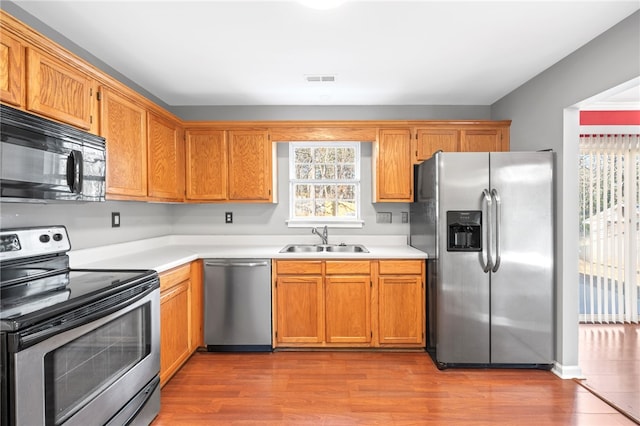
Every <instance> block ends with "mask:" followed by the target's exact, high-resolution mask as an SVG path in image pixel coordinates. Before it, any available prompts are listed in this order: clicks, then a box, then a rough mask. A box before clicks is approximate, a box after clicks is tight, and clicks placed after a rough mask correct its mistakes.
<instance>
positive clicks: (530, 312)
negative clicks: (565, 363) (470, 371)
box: [490, 152, 554, 364]
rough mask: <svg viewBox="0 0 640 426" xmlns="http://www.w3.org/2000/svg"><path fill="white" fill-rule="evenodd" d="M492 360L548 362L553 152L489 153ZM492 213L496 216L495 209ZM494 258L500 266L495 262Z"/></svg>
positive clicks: (551, 286) (551, 264)
mask: <svg viewBox="0 0 640 426" xmlns="http://www.w3.org/2000/svg"><path fill="white" fill-rule="evenodd" d="M490 167H491V175H490V180H491V187H492V193H493V194H494V200H493V201H494V205H497V209H499V213H500V214H497V215H496V214H494V216H493V217H494V220H496V219H497V218H498V219H499V223H496V224H495V225H494V226H493V229H494V235H497V236H499V241H497V244H495V245H494V246H493V247H492V250H493V251H494V258H495V259H496V264H497V268H495V269H497V270H496V271H495V272H493V273H492V276H491V325H492V326H491V362H492V363H495V364H550V363H551V362H552V360H553V282H554V281H553V280H554V277H553V259H554V253H553V252H554V242H553V227H554V221H553V187H552V176H553V154H552V153H550V152H539V153H538V152H536V153H524V152H523V153H518V152H510V153H491V154H490ZM494 212H496V213H497V211H496V210H494ZM498 258H499V262H498Z"/></svg>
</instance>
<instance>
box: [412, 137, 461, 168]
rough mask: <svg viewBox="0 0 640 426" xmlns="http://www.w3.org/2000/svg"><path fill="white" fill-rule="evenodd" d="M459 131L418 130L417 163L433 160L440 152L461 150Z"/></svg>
mask: <svg viewBox="0 0 640 426" xmlns="http://www.w3.org/2000/svg"><path fill="white" fill-rule="evenodd" d="M458 140H459V131H458V130H456V129H417V130H416V149H415V156H416V158H415V162H416V163H419V162H421V161H424V160H427V159H429V158H431V156H432V155H433V154H434V153H435V152H436V151H439V150H442V151H444V152H456V151H458V150H459V149H460V148H459V143H458Z"/></svg>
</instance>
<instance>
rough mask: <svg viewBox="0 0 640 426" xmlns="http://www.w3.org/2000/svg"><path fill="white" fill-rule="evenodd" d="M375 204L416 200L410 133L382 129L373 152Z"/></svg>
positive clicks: (405, 130) (402, 130) (407, 130)
mask: <svg viewBox="0 0 640 426" xmlns="http://www.w3.org/2000/svg"><path fill="white" fill-rule="evenodd" d="M374 157H375V163H376V164H375V174H376V176H375V184H376V191H375V201H378V202H385V201H387V202H411V201H413V196H412V194H413V165H412V161H411V130H410V129H383V130H380V133H379V136H378V141H377V143H376V147H375V149H374Z"/></svg>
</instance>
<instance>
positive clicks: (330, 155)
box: [313, 148, 336, 163]
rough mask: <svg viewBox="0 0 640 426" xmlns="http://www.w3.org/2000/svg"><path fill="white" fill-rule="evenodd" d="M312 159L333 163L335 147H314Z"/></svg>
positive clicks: (317, 161) (318, 161)
mask: <svg viewBox="0 0 640 426" xmlns="http://www.w3.org/2000/svg"><path fill="white" fill-rule="evenodd" d="M313 160H314V161H315V162H316V163H335V161H336V149H335V148H316V149H315V150H314V158H313Z"/></svg>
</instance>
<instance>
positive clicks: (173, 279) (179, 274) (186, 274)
mask: <svg viewBox="0 0 640 426" xmlns="http://www.w3.org/2000/svg"><path fill="white" fill-rule="evenodd" d="M190 277H191V264H189V263H187V264H184V265H182V266H178V267H176V268H173V269H170V270H168V271H166V272H163V273H161V274H160V291H164V290H167V289H169V288H171V287H173V286H174V285H176V284H178V283H181V282H183V281H186V280H188V279H189V278H190Z"/></svg>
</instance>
